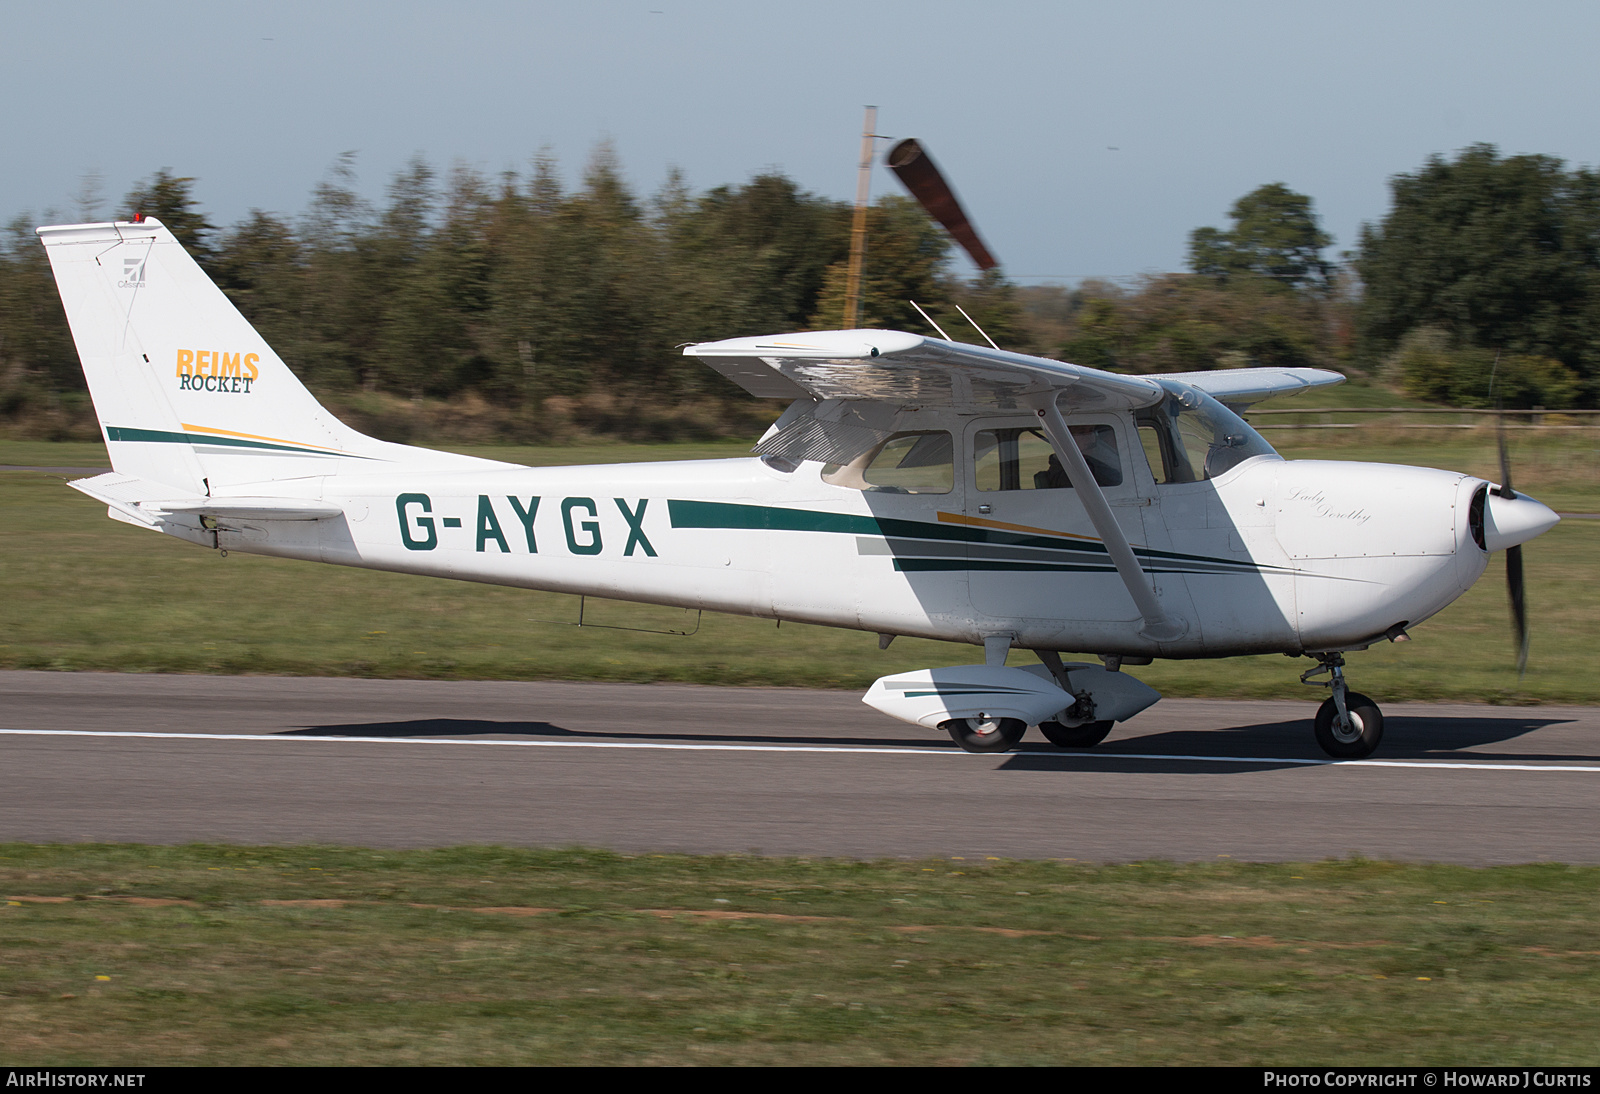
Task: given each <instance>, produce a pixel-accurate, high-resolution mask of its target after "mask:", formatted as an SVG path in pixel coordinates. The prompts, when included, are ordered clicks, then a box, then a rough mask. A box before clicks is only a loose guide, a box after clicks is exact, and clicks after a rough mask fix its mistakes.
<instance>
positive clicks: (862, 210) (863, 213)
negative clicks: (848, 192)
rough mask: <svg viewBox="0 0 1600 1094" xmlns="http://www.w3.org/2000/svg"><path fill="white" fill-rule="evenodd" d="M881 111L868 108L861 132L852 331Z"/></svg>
mask: <svg viewBox="0 0 1600 1094" xmlns="http://www.w3.org/2000/svg"><path fill="white" fill-rule="evenodd" d="M877 127H878V108H877V107H875V106H869V107H867V117H866V121H865V122H863V123H862V128H861V167H860V170H859V171H858V172H857V173H856V210H855V216H854V217H852V218H851V221H850V264H849V266H848V267H846V272H845V280H844V323H843V326H844V328H845V329H846V330H850V329H853V328H854V327H855V325H856V322H857V317H858V316H859V315H860V313H861V270H862V267H863V266H864V265H865V264H866V259H867V200H868V198H869V197H870V195H871V193H872V151H873V141H874V140H875V139H876V137H877V134H876V133H874V132H873V130H875V129H877Z"/></svg>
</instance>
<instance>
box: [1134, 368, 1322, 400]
mask: <svg viewBox="0 0 1600 1094" xmlns="http://www.w3.org/2000/svg"><path fill="white" fill-rule="evenodd" d="M1161 379H1163V380H1177V381H1178V382H1179V383H1182V384H1188V385H1189V386H1190V387H1197V388H1199V389H1200V390H1201V391H1203V392H1205V393H1206V394H1207V395H1209V396H1211V397H1212V398H1213V399H1215V400H1217V402H1219V403H1226V404H1227V405H1228V406H1230V407H1233V408H1234V409H1235V410H1237V409H1238V408H1239V407H1242V406H1249V405H1250V404H1251V403H1259V402H1260V401H1261V400H1262V399H1270V398H1272V396H1274V395H1294V394H1296V393H1298V392H1301V391H1309V390H1310V389H1311V388H1314V387H1327V386H1329V385H1330V384H1342V383H1344V374H1343V373H1339V372H1330V371H1329V370H1328V369H1325V368H1220V369H1216V370H1214V371H1211V372H1166V373H1162V375H1161Z"/></svg>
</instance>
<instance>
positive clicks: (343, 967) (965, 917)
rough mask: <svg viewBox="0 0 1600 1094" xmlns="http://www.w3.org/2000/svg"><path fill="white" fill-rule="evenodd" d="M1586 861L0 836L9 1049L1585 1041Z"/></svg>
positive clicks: (1293, 1045)
mask: <svg viewBox="0 0 1600 1094" xmlns="http://www.w3.org/2000/svg"><path fill="white" fill-rule="evenodd" d="M1597 882H1600V869H1597V868H1593V867H1584V868H1573V867H1565V866H1557V865H1549V864H1545V865H1538V866H1521V867H1494V868H1487V869H1473V868H1464V867H1448V866H1404V865H1396V864H1392V863H1384V862H1372V861H1363V860H1352V861H1330V862H1323V863H1317V864H1307V865H1246V864H1241V863H1231V862H1219V863H1217V864H1212V865H1185V866H1175V865H1171V864H1166V863H1134V864H1127V865H1119V866H1089V865H1083V864H1078V863H1073V862H1070V861H1069V862H1012V861H1000V860H984V861H969V860H960V859H941V860H926V861H920V862H875V863H861V862H838V861H829V860H795V859H767V858H754V857H738V856H736V857H689V856H677V855H640V856H629V855H618V854H612V853H609V852H602V851H588V850H568V851H532V850H510V849H505V848H489V847H460V848H448V849H441V850H432V851H371V850H358V849H336V848H303V847H302V848H249V847H216V846H187V847H130V846H94V845H87V846H60V845H53V846H32V845H19V844H10V845H0V890H3V892H4V894H5V898H6V899H5V900H4V902H3V903H0V952H3V953H4V955H5V959H4V961H0V1028H4V1029H5V1030H6V1031H7V1033H6V1036H5V1037H4V1038H0V1063H4V1064H6V1065H29V1066H33V1065H42V1064H60V1065H70V1064H101V1065H113V1064H135V1063H137V1064H146V1065H156V1064H185V1063H193V1064H281V1063H285V1062H294V1063H305V1064H391V1063H392V1064H468V1063H477V1064H572V1063H589V1064H617V1063H640V1064H681V1063H706V1064H787V1063H810V1064H817V1063H827V1064H911V1063H932V1064H975V1063H994V1064H1012V1063H1064V1064H1278V1065H1289V1064H1353V1063H1360V1064H1365V1065H1383V1064H1390V1065H1423V1064H1453V1065H1467V1064H1486V1065H1487V1064H1494V1065H1520V1064H1542V1065H1553V1064H1589V1065H1592V1064H1594V1063H1595V1062H1596V1061H1597V1060H1600V1024H1597V1023H1596V1022H1595V1021H1594V1014H1595V1012H1596V1008H1597V1006H1600V950H1597V949H1596V947H1595V943H1594V937H1593V920H1594V899H1595V890H1596V884H1597Z"/></svg>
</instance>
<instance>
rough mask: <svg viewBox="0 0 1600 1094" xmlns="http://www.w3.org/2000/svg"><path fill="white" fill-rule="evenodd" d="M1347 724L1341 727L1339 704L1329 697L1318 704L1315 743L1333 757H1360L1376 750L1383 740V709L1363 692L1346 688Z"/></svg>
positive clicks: (1357, 758) (1346, 758)
mask: <svg viewBox="0 0 1600 1094" xmlns="http://www.w3.org/2000/svg"><path fill="white" fill-rule="evenodd" d="M1344 704H1345V708H1346V709H1347V710H1349V711H1350V724H1349V725H1348V726H1343V727H1341V726H1340V725H1339V724H1338V722H1339V708H1338V706H1336V705H1335V704H1334V701H1333V699H1332V698H1331V697H1330V698H1328V699H1325V700H1323V702H1322V705H1321V706H1320V707H1318V708H1317V723H1316V729H1317V744H1318V745H1320V746H1321V748H1322V751H1324V752H1326V753H1327V754H1328V755H1330V756H1332V757H1333V758H1334V759H1336V760H1360V759H1364V758H1365V757H1367V756H1370V755H1372V754H1373V753H1374V752H1376V751H1377V749H1378V745H1379V744H1380V743H1381V742H1382V741H1383V712H1382V711H1381V710H1379V709H1378V704H1377V703H1374V702H1373V701H1372V700H1371V699H1368V698H1367V697H1366V696H1365V695H1360V694H1357V693H1356V692H1353V691H1351V692H1346V693H1345V697H1344Z"/></svg>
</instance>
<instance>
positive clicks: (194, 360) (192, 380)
mask: <svg viewBox="0 0 1600 1094" xmlns="http://www.w3.org/2000/svg"><path fill="white" fill-rule="evenodd" d="M260 360H261V356H260V355H259V354H255V353H246V354H243V355H240V354H237V353H224V352H222V351H220V350H214V349H199V350H195V349H180V350H179V351H178V390H179V391H223V392H227V393H228V394H230V395H248V394H250V385H251V384H253V383H255V381H256V379H257V377H259V376H260V375H261V370H260V369H259V368H257V367H256V364H257V363H258V362H259V361H260Z"/></svg>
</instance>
